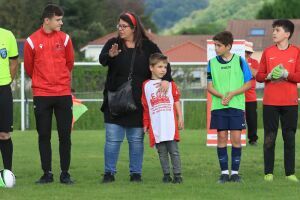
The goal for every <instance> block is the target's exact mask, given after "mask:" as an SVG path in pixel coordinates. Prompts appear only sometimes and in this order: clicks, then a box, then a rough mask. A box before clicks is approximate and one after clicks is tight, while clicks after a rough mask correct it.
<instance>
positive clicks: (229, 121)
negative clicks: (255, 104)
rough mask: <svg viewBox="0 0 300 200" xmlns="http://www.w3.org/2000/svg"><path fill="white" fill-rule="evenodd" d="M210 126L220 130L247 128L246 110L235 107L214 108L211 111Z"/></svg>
mask: <svg viewBox="0 0 300 200" xmlns="http://www.w3.org/2000/svg"><path fill="white" fill-rule="evenodd" d="M210 128H211V129H218V130H242V129H246V123H245V112H244V111H243V110H240V109H235V108H226V109H220V110H213V111H211V120H210Z"/></svg>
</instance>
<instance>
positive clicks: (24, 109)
mask: <svg viewBox="0 0 300 200" xmlns="http://www.w3.org/2000/svg"><path fill="white" fill-rule="evenodd" d="M170 64H171V66H172V72H174V74H173V73H172V75H173V77H181V76H182V77H183V75H185V76H184V77H183V78H181V79H180V83H182V84H186V82H188V81H189V79H191V78H193V79H194V80H195V81H194V82H193V84H191V83H189V84H190V85H189V86H188V87H190V88H198V89H203V88H204V87H205V85H206V77H205V78H204V74H205V72H206V67H205V66H206V65H207V62H171V63H170ZM74 65H75V66H83V67H90V66H99V63H97V62H75V64H74ZM191 66H192V70H189V71H186V70H185V69H187V67H191ZM173 69H174V70H173ZM187 74H189V76H187ZM201 76H202V77H201ZM25 77H26V75H25V70H24V63H23V62H22V63H21V73H20V95H17V96H20V98H15V99H14V102H15V103H19V104H20V105H21V106H20V109H21V111H20V115H21V116H20V118H21V127H20V128H21V130H22V131H24V130H25V129H26V128H28V124H29V123H28V121H29V112H30V110H29V104H30V103H32V102H33V100H32V97H29V98H27V97H26V95H25V81H26V80H28V78H25ZM184 87H186V86H184ZM79 99H80V100H82V102H101V101H103V99H102V98H79ZM205 101H206V98H184V97H183V98H182V99H181V106H182V112H183V116H184V112H185V103H186V102H205ZM26 124H27V126H26Z"/></svg>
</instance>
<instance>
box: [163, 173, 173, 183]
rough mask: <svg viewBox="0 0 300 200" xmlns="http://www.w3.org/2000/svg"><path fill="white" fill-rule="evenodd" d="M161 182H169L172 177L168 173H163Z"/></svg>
mask: <svg viewBox="0 0 300 200" xmlns="http://www.w3.org/2000/svg"><path fill="white" fill-rule="evenodd" d="M162 182H163V183H170V182H172V177H171V176H170V174H165V175H164V177H163V178H162Z"/></svg>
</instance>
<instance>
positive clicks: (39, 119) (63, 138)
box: [33, 96, 73, 172]
mask: <svg viewBox="0 0 300 200" xmlns="http://www.w3.org/2000/svg"><path fill="white" fill-rule="evenodd" d="M33 100H34V114H35V119H36V129H37V132H38V135H39V151H40V157H41V163H42V169H43V171H44V172H49V171H51V170H52V167H51V160H52V150H51V126H52V115H53V112H54V115H55V118H56V124H57V132H58V137H59V155H60V167H61V170H62V171H68V170H69V167H70V160H71V126H72V118H73V115H72V105H73V103H72V97H71V96H50V97H44V96H38V97H34V99H33Z"/></svg>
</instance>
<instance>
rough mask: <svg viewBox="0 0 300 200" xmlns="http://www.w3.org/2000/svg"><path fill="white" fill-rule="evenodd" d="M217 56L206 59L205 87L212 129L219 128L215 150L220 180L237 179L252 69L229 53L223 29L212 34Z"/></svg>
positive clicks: (230, 39) (230, 38)
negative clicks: (246, 97) (209, 100)
mask: <svg viewBox="0 0 300 200" xmlns="http://www.w3.org/2000/svg"><path fill="white" fill-rule="evenodd" d="M213 41H214V44H215V51H216V54H217V56H216V57H214V58H212V59H211V60H209V63H208V67H207V90H208V92H209V93H210V94H212V106H211V123H210V128H211V129H217V131H218V144H217V153H218V158H219V163H220V167H221V176H220V178H219V180H218V182H219V183H226V182H229V181H232V182H240V181H241V178H240V176H239V174H238V171H239V166H240V160H241V132H242V129H245V128H246V127H245V117H244V115H245V114H244V110H245V95H244V92H245V91H246V90H248V89H250V87H251V83H250V80H251V78H252V75H251V71H250V69H249V66H248V64H247V62H246V61H245V60H244V59H243V58H242V57H240V56H238V55H236V54H231V53H230V50H231V47H232V44H233V36H232V34H231V32H228V31H224V32H220V33H218V34H216V35H215V36H214V37H213ZM229 131H230V140H231V143H232V151H231V160H232V161H231V176H229V170H228V154H227V140H228V133H229Z"/></svg>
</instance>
